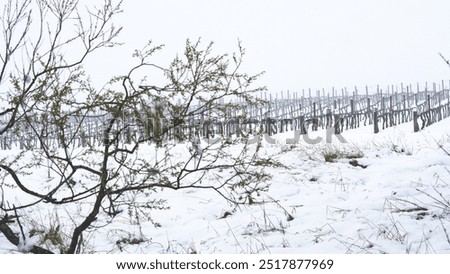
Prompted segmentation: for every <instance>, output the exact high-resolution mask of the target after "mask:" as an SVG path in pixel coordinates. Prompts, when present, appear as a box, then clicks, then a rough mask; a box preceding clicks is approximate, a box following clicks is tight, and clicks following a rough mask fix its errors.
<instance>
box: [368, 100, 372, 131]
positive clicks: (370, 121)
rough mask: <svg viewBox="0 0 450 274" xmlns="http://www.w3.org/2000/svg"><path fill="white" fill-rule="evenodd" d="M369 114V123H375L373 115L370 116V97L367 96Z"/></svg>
mask: <svg viewBox="0 0 450 274" xmlns="http://www.w3.org/2000/svg"><path fill="white" fill-rule="evenodd" d="M367 115H368V116H369V125H371V124H372V123H373V121H372V117H371V116H370V98H369V97H367Z"/></svg>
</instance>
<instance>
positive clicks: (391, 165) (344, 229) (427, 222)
mask: <svg viewBox="0 0 450 274" xmlns="http://www.w3.org/2000/svg"><path fill="white" fill-rule="evenodd" d="M313 134H314V135H315V136H318V137H322V138H323V139H325V132H324V131H318V132H314V133H313ZM291 135H292V132H291V133H284V134H279V135H276V136H275V137H274V138H275V139H276V143H273V144H270V143H268V142H263V150H264V153H265V154H266V155H267V156H271V157H272V158H274V159H277V160H279V161H280V162H281V163H282V164H283V165H284V166H285V167H284V168H272V169H270V170H268V171H269V172H270V174H272V176H273V178H272V180H271V186H270V189H269V190H268V192H267V193H262V194H261V197H259V198H260V200H263V201H265V203H256V204H253V205H246V206H237V207H236V206H233V205H231V204H230V203H227V201H226V200H224V199H223V198H222V197H220V196H219V195H218V194H216V193H215V192H211V191H207V190H200V189H194V190H189V191H184V190H182V191H170V190H167V189H165V190H163V191H161V192H159V193H158V194H157V196H158V198H161V199H165V200H166V201H167V205H168V206H170V208H168V209H164V210H156V209H155V210H154V211H152V214H151V216H148V218H147V219H146V220H144V218H142V219H140V220H139V221H136V222H134V223H130V222H129V220H128V219H126V218H123V220H122V219H121V216H120V215H119V216H117V217H116V219H115V220H114V221H115V222H113V223H111V224H109V225H108V226H104V227H103V226H102V227H97V228H96V230H94V231H90V232H89V234H86V235H85V236H84V237H85V239H86V238H89V239H88V240H89V245H88V246H86V247H85V249H86V250H84V252H96V253H97V252H100V253H121V252H123V253H450V239H449V238H450V186H449V184H450V155H448V153H450V119H445V120H443V121H441V122H439V123H437V124H434V125H432V126H430V127H427V128H425V129H424V130H423V131H421V132H418V133H413V128H412V124H411V123H406V124H403V125H400V126H397V127H392V128H388V129H386V130H383V131H381V132H380V133H379V134H376V135H375V134H373V128H372V127H371V126H370V127H362V128H359V129H354V130H349V131H345V132H344V133H343V135H342V137H343V138H344V139H345V140H346V141H347V143H344V144H343V143H340V142H338V140H337V138H336V137H335V136H333V143H332V144H327V143H325V142H324V141H322V142H321V143H319V144H316V145H310V144H306V142H305V141H304V140H303V139H300V141H299V143H298V144H295V145H286V142H285V140H286V139H287V138H291V137H292V136H291ZM310 138H314V136H310ZM2 153H3V152H2ZM39 172H41V171H36V174H39ZM42 172H45V171H42ZM33 183H39V182H38V180H36V182H33ZM29 213H30V216H32V217H33V218H34V220H35V221H36V224H35V227H26V228H25V231H28V232H33V231H32V230H38V228H39V225H40V224H39V222H41V224H44V223H47V222H49V223H52V224H53V227H54V228H55V229H54V230H55V234H57V233H58V231H59V229H61V231H63V228H64V226H66V225H69V224H70V223H71V220H70V218H71V217H70V216H71V214H70V212H68V211H66V212H65V213H66V214H64V209H63V208H53V207H48V208H46V207H45V204H44V205H42V206H41V208H40V210H39V212H29ZM123 214H127V213H123ZM128 214H132V213H129V212H128ZM55 238H56V239H55ZM63 238H64V237H63V235H62V236H61V237H54V238H52V239H47V244H48V243H49V241H52V243H53V244H54V245H57V240H58V239H60V240H61V241H62V240H63ZM42 240H43V239H42V238H39V236H34V237H32V238H31V239H30V240H29V241H31V242H32V243H34V242H38V241H42ZM44 240H45V239H44ZM53 241H54V242H53ZM29 243H30V242H29ZM29 243H28V244H29ZM24 244H27V243H24ZM54 251H56V252H57V250H54ZM0 252H1V253H16V252H18V251H17V248H16V247H15V246H14V245H12V244H10V243H9V242H8V241H7V240H6V239H5V237H4V235H2V234H0Z"/></svg>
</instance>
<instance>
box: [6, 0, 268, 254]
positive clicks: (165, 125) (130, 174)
mask: <svg viewBox="0 0 450 274" xmlns="http://www.w3.org/2000/svg"><path fill="white" fill-rule="evenodd" d="M33 3H34V2H33ZM35 4H37V6H38V7H39V14H40V22H39V25H40V26H39V28H40V30H41V33H42V34H41V35H39V36H38V37H37V38H36V39H37V41H35V42H31V41H32V40H30V39H28V38H27V32H28V30H29V29H30V28H31V27H32V22H33V21H32V18H33V17H32V16H31V10H30V9H31V8H30V5H31V2H30V1H23V2H14V3H13V2H12V1H9V3H8V5H7V6H6V7H5V10H6V13H4V14H6V15H7V16H4V17H2V20H3V21H4V22H6V24H5V23H4V24H5V25H4V28H5V29H6V31H5V33H8V32H9V31H13V30H15V32H17V29H19V30H21V31H19V33H21V34H22V35H19V37H18V36H17V35H12V34H8V35H11V37H18V38H15V39H17V40H16V42H7V48H10V50H8V51H7V52H8V53H7V54H8V55H5V56H2V61H3V63H4V65H3V67H4V70H5V71H6V70H7V63H8V61H7V60H11V58H12V56H13V54H14V53H15V52H18V49H21V54H23V55H24V56H26V57H27V58H28V59H27V60H29V61H28V62H27V66H26V70H25V69H24V68H25V66H23V67H20V66H19V67H18V66H17V65H14V66H12V69H11V71H12V72H11V74H10V76H9V77H7V76H4V77H5V79H6V78H9V79H10V81H11V83H12V85H11V90H10V92H9V94H8V96H7V98H9V100H8V103H9V105H10V107H9V108H8V109H6V110H4V111H3V112H2V115H3V116H4V117H7V119H6V121H7V123H5V126H3V127H2V132H1V133H0V134H1V135H5V134H9V135H12V136H13V135H14V134H18V130H20V131H22V132H26V133H27V135H26V136H24V135H22V139H21V141H20V143H21V144H22V150H20V152H19V153H16V154H13V155H8V156H7V157H5V158H3V159H0V170H3V172H4V174H2V182H0V187H1V194H2V201H1V203H0V208H1V211H0V212H3V213H2V216H1V217H0V220H1V221H0V231H1V232H3V234H4V235H6V236H7V238H8V239H9V240H10V242H12V243H13V244H15V245H18V244H19V243H20V242H21V241H25V240H26V238H27V237H28V236H29V235H25V232H24V229H23V228H22V223H24V222H28V223H29V224H32V223H34V222H35V220H33V218H32V216H26V214H25V212H27V211H28V210H30V209H31V210H36V211H39V209H40V208H41V206H42V205H44V204H45V205H49V204H50V205H53V206H54V208H55V211H56V212H57V213H56V214H57V215H58V217H62V216H61V215H62V214H65V218H66V219H69V220H71V224H66V225H65V226H64V228H61V227H60V226H56V225H55V226H54V227H53V231H54V230H56V229H57V230H58V231H60V230H64V231H61V234H63V235H66V239H62V240H61V241H59V243H58V246H56V245H57V244H55V243H54V242H52V243H50V244H49V243H48V242H46V243H45V244H46V247H45V248H40V247H36V246H35V247H32V248H29V249H28V250H26V251H30V252H35V253H49V252H52V251H54V250H55V248H57V247H58V248H59V252H63V253H80V252H83V248H84V246H85V245H86V244H88V242H89V240H88V237H85V236H86V235H92V234H94V233H96V232H95V228H97V227H102V226H106V225H108V224H110V223H111V222H114V220H115V218H116V217H117V216H121V217H126V218H129V219H137V220H140V219H142V218H144V217H146V218H147V219H150V218H149V215H148V214H149V213H150V212H151V210H155V209H161V208H165V207H166V204H165V203H164V201H161V200H159V199H158V198H156V197H154V193H157V192H158V191H160V190H161V189H166V188H168V189H174V190H180V189H193V188H197V189H209V190H211V191H214V192H217V193H219V194H220V195H221V196H222V197H223V198H225V199H227V200H228V201H230V202H231V203H233V204H240V203H242V204H243V203H250V204H251V203H255V202H258V195H259V194H260V192H262V191H265V190H267V188H268V179H269V178H270V176H269V175H268V174H267V173H266V172H265V168H266V167H267V166H274V165H277V163H276V162H274V161H272V160H271V159H266V158H264V157H261V155H260V153H259V152H260V149H261V139H262V137H261V132H259V128H257V127H255V128H253V130H252V131H251V132H248V131H243V130H241V128H240V125H241V122H242V121H248V120H249V113H247V109H248V108H251V107H257V106H258V105H260V104H262V103H264V102H262V101H261V100H259V99H257V98H256V94H257V93H259V92H260V91H262V90H264V87H256V88H254V87H253V85H254V83H255V81H256V80H257V79H258V78H259V76H260V75H261V74H256V75H248V74H246V73H242V72H240V71H241V65H242V62H243V56H244V54H245V51H244V49H243V48H242V47H241V45H240V43H239V45H238V52H237V53H234V54H232V55H228V54H218V55H216V54H214V53H213V44H212V43H210V44H209V45H207V46H206V47H202V44H201V42H200V40H198V41H196V42H194V43H193V42H191V41H189V40H188V41H187V42H186V45H185V50H184V53H183V54H182V55H180V56H177V57H176V58H175V59H174V60H173V61H172V62H171V63H170V64H169V65H168V66H162V65H159V64H155V63H153V62H152V61H151V57H152V56H153V55H154V54H155V53H157V52H158V51H160V50H161V49H162V48H163V47H162V46H153V45H152V43H149V44H148V45H147V46H146V47H144V48H143V49H142V50H137V51H135V53H134V54H133V57H134V58H135V60H136V62H137V63H136V65H135V66H134V67H132V68H131V69H130V70H129V73H128V74H126V75H123V76H118V77H114V78H113V79H112V80H111V81H110V82H109V84H108V85H106V86H105V88H103V89H101V90H97V89H95V88H93V87H92V85H91V84H90V82H89V78H88V77H87V76H86V75H85V72H84V70H83V69H82V67H81V66H80V65H81V64H82V63H83V61H84V60H85V58H86V56H87V55H89V54H90V53H91V52H93V51H94V50H96V49H100V48H102V47H107V46H114V45H115V43H114V38H115V37H116V36H117V35H118V33H119V31H120V28H115V27H114V25H112V23H111V19H112V17H113V16H114V15H115V14H117V13H118V12H120V5H119V6H115V5H113V4H112V3H111V2H110V1H106V2H105V3H104V5H103V6H102V8H100V9H98V10H95V11H90V12H89V13H88V18H90V19H89V20H87V21H88V22H90V24H89V26H85V25H83V22H86V18H85V17H84V16H83V15H81V14H80V11H78V10H77V8H76V2H74V1H37V2H36V3H35ZM47 13H49V14H51V15H52V18H53V20H54V21H55V22H56V26H55V27H54V28H50V27H49V26H50V23H45V20H47V17H48V16H47ZM9 17H11V18H17V20H16V21H17V22H22V23H23V25H20V23H14V22H16V21H14V20H12V19H11V20H9V19H5V18H9ZM19 19H20V20H19ZM8 20H9V21H11V22H13V23H8V22H9V21H8ZM66 21H74V22H75V26H76V29H75V35H72V36H71V35H70V34H71V32H69V33H68V34H65V35H63V34H62V33H63V29H64V28H63V26H65V22H66ZM20 26H22V28H20ZM63 37H67V38H65V39H64V38H63ZM45 39H47V40H45ZM48 39H50V40H48ZM6 41H8V40H6ZM61 41H62V42H61ZM16 45H17V46H16ZM72 46H74V47H76V48H77V49H78V48H81V49H83V54H82V55H81V56H80V57H79V58H78V59H76V60H75V61H73V62H69V61H68V60H66V58H65V57H64V55H63V54H62V52H63V51H64V49H65V47H72ZM45 49H46V50H45ZM8 56H9V57H8ZM20 71H26V73H23V75H22V74H20ZM152 73H160V74H162V75H164V76H165V78H166V83H165V84H163V85H159V86H157V85H154V84H152V83H151V82H150V81H149V80H147V78H146V77H143V78H138V77H139V76H138V75H151V74H152ZM2 75H3V74H2ZM4 75H6V74H4ZM230 127H232V128H233V130H230ZM1 135H0V136H1ZM213 135H214V136H213ZM25 159H27V160H26V161H25ZM36 169H38V170H41V171H42V170H46V174H45V176H43V175H42V173H41V174H33V170H36ZM30 180H33V181H36V180H37V181H38V182H39V183H33V184H31V183H29V181H30ZM10 192H18V193H19V194H20V195H21V196H27V199H24V200H23V201H19V202H18V201H17V200H15V199H13V198H11V196H9V195H7V194H8V193H10ZM61 208H62V209H61ZM74 212H76V214H74ZM130 212H131V213H130ZM130 222H131V220H130ZM13 228H14V229H16V231H20V233H19V234H18V235H17V234H15V233H13V232H12V231H13ZM33 233H38V232H37V231H36V230H34V231H33ZM41 233H43V234H45V233H46V234H49V229H48V228H47V230H45V229H44V231H43V232H41ZM83 235H85V236H83ZM44 238H46V237H44ZM47 238H48V237H47ZM41 244H44V242H42V243H41Z"/></svg>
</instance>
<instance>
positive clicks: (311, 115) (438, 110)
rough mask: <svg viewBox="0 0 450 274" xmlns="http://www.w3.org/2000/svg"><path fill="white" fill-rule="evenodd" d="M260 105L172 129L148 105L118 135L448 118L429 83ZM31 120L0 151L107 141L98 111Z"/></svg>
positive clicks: (336, 128)
mask: <svg viewBox="0 0 450 274" xmlns="http://www.w3.org/2000/svg"><path fill="white" fill-rule="evenodd" d="M449 84H450V83H449ZM260 99H262V100H261V101H262V102H266V103H261V104H260V105H257V106H247V105H246V104H245V103H244V102H238V105H239V106H240V108H239V109H236V108H235V109H233V110H230V111H228V112H227V115H225V117H215V116H217V115H214V110H213V109H210V110H207V111H204V112H201V114H196V115H191V116H187V117H186V119H185V121H183V123H182V124H181V125H177V126H173V125H171V121H170V120H169V119H167V118H166V117H168V116H169V115H167V113H164V111H159V110H160V109H161V108H162V106H161V105H156V104H151V103H150V104H149V106H146V107H142V109H143V110H144V108H145V111H143V110H142V111H141V112H142V113H141V114H140V115H139V116H140V117H142V118H141V119H136V118H129V117H131V115H127V113H124V114H123V119H122V120H121V121H118V122H117V123H116V127H117V128H118V129H125V130H122V132H120V133H119V134H118V136H119V139H120V140H119V141H121V142H123V143H130V142H132V141H137V140H139V139H140V138H141V139H142V138H145V137H148V136H150V137H151V136H154V135H157V134H160V133H161V134H162V135H163V136H162V137H161V138H162V140H164V141H185V140H186V139H189V140H192V139H193V138H194V137H195V136H197V137H203V138H214V137H216V136H227V137H231V136H237V137H242V136H244V137H245V136H248V134H256V133H258V132H259V133H265V134H268V135H273V134H276V133H282V132H287V131H296V132H298V133H300V134H307V133H308V131H317V130H318V129H320V128H321V129H325V128H333V129H332V130H333V133H334V134H340V133H342V132H343V131H345V130H348V129H354V128H358V127H360V126H367V125H373V132H374V133H378V132H379V131H380V130H384V129H385V128H388V127H392V126H395V125H399V124H401V123H411V128H412V129H413V130H414V132H417V131H419V130H422V129H423V128H425V127H426V126H429V125H431V124H433V123H436V122H439V121H440V120H442V119H444V118H447V117H449V116H450V89H449V87H448V86H446V85H445V83H444V81H442V82H441V83H440V84H436V83H433V84H432V86H431V88H430V87H429V86H428V83H427V84H425V85H424V86H422V87H421V86H420V85H419V84H417V86H416V88H415V90H414V89H413V86H412V85H406V86H404V85H403V84H402V85H401V86H400V87H398V86H396V87H394V86H390V87H389V86H388V87H387V89H386V91H383V89H381V88H380V87H379V86H377V88H376V90H374V91H370V90H369V89H368V88H367V87H366V88H365V91H364V92H361V91H359V90H358V89H357V87H355V88H354V90H353V91H351V92H350V91H349V90H348V89H347V88H345V89H342V90H341V91H337V90H335V89H334V88H333V89H332V90H331V91H328V92H326V91H325V89H323V90H318V91H316V93H315V94H313V93H312V92H311V90H309V91H307V92H305V90H303V91H302V92H289V91H288V92H287V93H283V92H281V93H280V94H270V93H269V94H267V93H261V94H260ZM222 104H225V102H222ZM158 114H159V115H158ZM9 118H10V117H9V116H8V115H3V116H2V122H3V123H2V122H0V123H2V124H4V123H6V121H8V119H9ZM33 119H34V120H33V121H34V124H35V126H26V125H25V123H18V124H17V125H16V126H15V130H12V131H9V132H7V133H5V134H3V135H1V136H0V149H2V150H7V149H13V148H19V149H26V148H27V147H32V146H33V147H36V146H39V143H38V142H39V141H38V139H35V138H33V137H32V136H35V135H34V134H31V133H32V131H34V132H35V133H38V134H40V136H45V140H46V142H47V145H55V146H57V147H61V144H60V143H59V140H60V138H61V134H64V135H65V137H66V139H68V140H71V144H73V145H74V146H77V147H84V146H88V145H89V146H95V145H101V144H102V143H103V142H104V140H105V138H107V136H104V133H103V132H104V130H103V129H104V127H105V126H106V124H107V123H108V121H110V119H111V117H110V115H108V114H104V113H102V112H101V111H98V112H95V113H87V114H84V115H83V116H70V117H69V121H68V122H67V123H66V124H65V125H64V127H63V128H61V126H58V125H47V126H45V128H44V126H43V124H45V123H44V121H48V117H33ZM0 125H1V124H0ZM116 134H117V132H116Z"/></svg>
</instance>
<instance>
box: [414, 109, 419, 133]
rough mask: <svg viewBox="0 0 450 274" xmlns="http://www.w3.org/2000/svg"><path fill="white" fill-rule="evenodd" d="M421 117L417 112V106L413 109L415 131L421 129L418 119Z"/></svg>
mask: <svg viewBox="0 0 450 274" xmlns="http://www.w3.org/2000/svg"><path fill="white" fill-rule="evenodd" d="M418 119H419V114H418V113H417V108H414V109H413V124H414V132H418V131H419V122H418V121H417V120H418Z"/></svg>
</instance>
